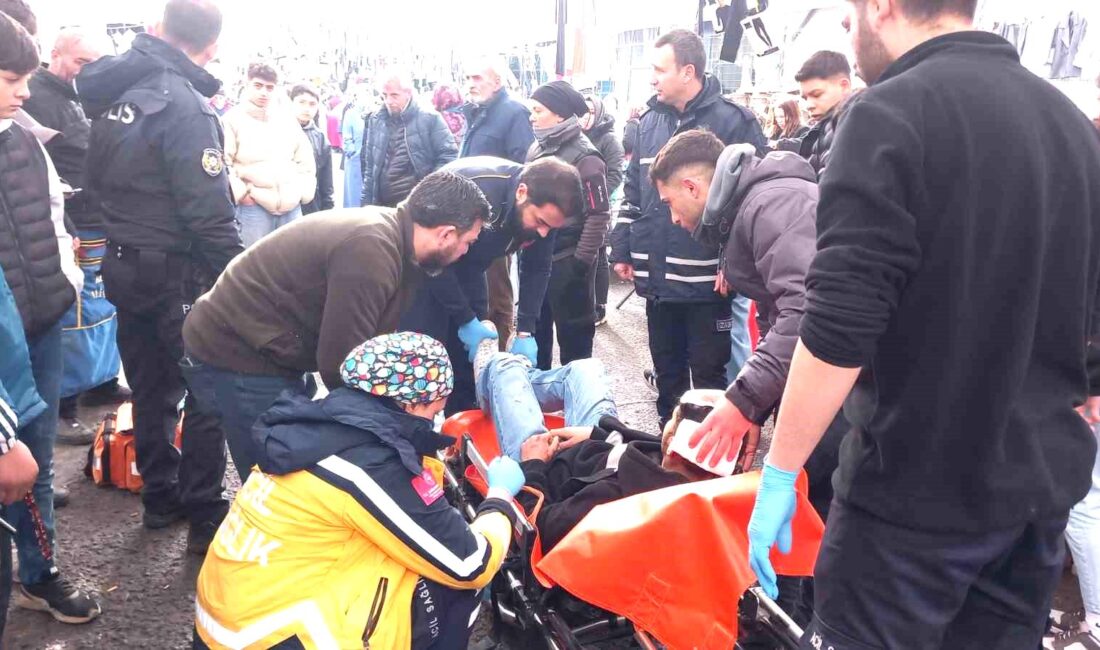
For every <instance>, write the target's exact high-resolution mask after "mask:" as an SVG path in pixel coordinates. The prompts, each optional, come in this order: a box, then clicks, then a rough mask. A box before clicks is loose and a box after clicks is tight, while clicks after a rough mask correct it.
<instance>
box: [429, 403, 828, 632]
mask: <svg viewBox="0 0 1100 650" xmlns="http://www.w3.org/2000/svg"><path fill="white" fill-rule="evenodd" d="M551 418H553V416H547V426H548V427H549V428H555V427H560V426H562V424H561V420H560V418H554V419H553V420H551ZM443 433H444V434H446V435H451V436H455V437H457V438H461V436H462V435H463V434H468V435H470V437H471V440H473V443H474V445H475V446H476V447H477V448H478V451H480V452H481V454H482V456H483V457H484V458H485V460H486V462H489V461H490V460H491V459H493V458H495V457H496V456H499V455H500V445H499V443H498V442H497V438H496V432H495V430H494V429H493V424H492V420H491V419H490V418H488V417H486V416H485V415H483V414H482V413H481V412H480V411H467V412H465V413H460V414H456V415H454V416H452V417H451V418H449V419H448V420H447V422H446V423H444V425H443ZM470 469H472V468H468V470H470ZM467 478H469V479H470V480H471V483H472V484H473V485H475V487H477V488H478V489H479V490H483V486H484V480H483V478H482V477H480V476H477V475H476V472H475V473H474V475H473V476H471V475H470V472H469V471H468V472H467ZM759 482H760V473H759V472H749V473H747V474H740V475H737V476H731V477H728V478H718V479H714V480H710V481H701V482H696V483H690V484H685V485H679V486H675V487H670V488H665V489H662V490H655V491H653V492H647V493H644V494H638V495H635V496H632V497H627V498H625V499H620V500H618V501H614V502H612V503H606V504H603V505H600V506H597V507H596V508H594V509H593V510H592V511H591V512H590V513H589V514H588V515H587V516H586V517H585V518H584V519H583V520H581V522H580V523H579V524H577V526H576V527H575V528H574V529H573V530H572V531H570V533H569V534H568V535H566V536H565V538H564V539H563V540H562V541H561V542H559V543H558V545H557V546H556V547H554V549H553V550H552V551H551V552H550V553H549V554H547V555H546V556H545V557H543V556H542V553H541V548H540V547H539V544H538V542H537V540H536V545H535V549H534V551H533V553H532V560H531V563H532V569H533V570H534V573H535V575H536V577H537V578H538V579H539V581H540V582H541V583H542V584H543V585H544V586H547V587H549V586H553V585H555V584H556V585H560V586H561V587H562V588H564V589H565V590H566V591H568V592H569V593H570V594H572V595H573V596H575V597H577V598H579V599H581V600H583V601H585V602H587V603H590V604H592V605H595V606H597V607H600V608H602V609H606V610H608V611H611V612H614V613H616V614H619V615H620V616H624V617H626V618H627V619H629V620H630V621H631V622H633V623H634V625H635V626H637V627H638V628H640V629H642V630H645V631H646V632H648V633H650V634H652V635H653V636H654V637H655V638H656V639H657V640H659V641H660V642H661V643H663V644H665V645H667V646H668V647H669V648H670V650H680V649H685V650H686V649H693V650H719V649H721V650H728V649H729V648H732V647H733V646H734V644H735V642H736V640H737V602H738V599H739V598H740V597H741V595H742V594H743V593H744V592H745V590H746V589H748V588H749V587H750V586H751V585H752V584H753V583H754V582H756V576H755V575H754V574H753V572H752V569H750V568H749V562H748V547H749V544H748V535H747V532H746V529H747V528H748V523H749V517H750V516H751V515H752V508H753V505H754V504H755V502H756V489H757V486H758V485H759ZM795 487H796V491H797V495H798V505H797V510H796V513H795V518H794V521H793V523H792V526H793V530H792V533H793V538H794V544H793V548H792V550H791V553H790V555H783V554H782V553H780V552H779V551H778V550H775V549H772V553H771V558H772V564H773V566H774V567H775V570H776V572H777V573H779V574H780V575H788V576H810V575H813V569H814V563H815V561H816V559H817V553H818V550H819V548H820V545H821V537H822V535H823V533H824V528H825V527H824V524H823V523H822V522H821V519H820V517H818V516H817V513H816V512H814V510H813V508H812V506H810V503H809V501H808V500H807V498H806V491H807V481H806V475H805V473H804V472H803V473H802V475H801V476H799V479H798V482H797V484H796V486H795ZM529 519H534V513H532V516H531V517H529ZM531 523H532V524H533V523H534V521H532V522H531Z"/></svg>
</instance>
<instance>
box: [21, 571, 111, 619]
mask: <svg viewBox="0 0 1100 650" xmlns="http://www.w3.org/2000/svg"><path fill="white" fill-rule="evenodd" d="M15 605H16V607H22V608H23V609H33V610H35V611H38V612H49V613H50V616H53V617H54V618H55V619H57V620H59V621H61V622H62V623H69V624H79V623H87V622H88V621H91V620H92V619H94V618H95V617H97V616H99V615H100V614H101V613H102V611H103V610H102V609H101V608H100V606H99V602H98V601H96V599H95V598H94V597H92V596H91V594H86V593H84V592H82V591H80V590H79V589H77V588H76V587H74V586H73V584H72V583H71V582H69V581H68V580H66V579H65V578H62V577H61V576H54V577H53V579H51V580H49V581H47V582H43V583H42V584H37V585H24V584H20V585H19V588H18V589H17V590H16V592H15Z"/></svg>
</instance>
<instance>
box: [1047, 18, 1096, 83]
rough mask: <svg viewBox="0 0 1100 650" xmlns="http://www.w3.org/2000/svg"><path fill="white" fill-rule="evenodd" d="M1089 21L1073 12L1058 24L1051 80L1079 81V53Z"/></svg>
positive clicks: (1051, 65)
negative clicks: (1077, 61) (1077, 62)
mask: <svg viewBox="0 0 1100 650" xmlns="http://www.w3.org/2000/svg"><path fill="white" fill-rule="evenodd" d="M1087 29H1088V21H1087V20H1085V17H1084V16H1082V15H1081V14H1080V13H1079V12H1076V11H1072V12H1070V13H1069V15H1067V16H1066V17H1065V18H1063V19H1062V20H1061V21H1059V22H1058V27H1057V29H1056V30H1055V32H1054V49H1053V53H1052V58H1051V61H1050V78H1051V79H1078V78H1080V77H1081V67H1080V66H1078V65H1077V64H1076V59H1077V52H1078V50H1079V49H1080V48H1081V42H1082V41H1083V40H1084V38H1085V32H1086V30H1087Z"/></svg>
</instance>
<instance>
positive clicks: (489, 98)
mask: <svg viewBox="0 0 1100 650" xmlns="http://www.w3.org/2000/svg"><path fill="white" fill-rule="evenodd" d="M510 74H511V72H509V70H508V66H507V65H506V64H505V63H504V61H501V60H499V59H497V60H490V61H483V62H480V63H478V64H476V65H474V66H472V67H471V68H469V69H468V70H467V72H466V81H467V83H468V86H467V88H468V90H467V96H468V98H469V100H470V101H469V103H467V104H466V105H465V106H463V107H462V111H463V113H464V114H465V115H466V135H465V136H464V137H463V138H462V146H461V147H460V149H459V154H458V155H459V157H461V158H468V157H471V156H494V157H496V158H505V159H507V160H511V161H513V162H517V163H521V164H522V163H523V162H524V161H525V160H527V150H528V148H530V146H531V143H532V142H533V141H534V140H535V134H534V132H533V131H532V129H531V121H530V119H529V115H530V111H528V109H527V107H526V106H525V105H524V104H523V102H520V101H517V100H516V99H513V98H512V97H511V96H509V94H508V91H507V89H506V88H505V79H506V77H507V76H508V75H510ZM510 260H511V257H509V256H505V257H502V258H500V259H498V260H496V261H495V262H493V265H492V267H491V268H490V269H489V271H488V272H487V273H486V281H487V282H488V283H489V319H490V320H492V321H493V324H494V325H496V328H497V332H498V333H499V334H500V344H501V345H502V346H503V345H505V342H506V341H507V340H508V339H509V338H510V337H511V334H512V328H513V321H514V320H515V318H514V316H515V311H516V309H515V307H516V300H515V295H514V294H513V291H512V280H511V263H510ZM501 349H502V350H503V348H501Z"/></svg>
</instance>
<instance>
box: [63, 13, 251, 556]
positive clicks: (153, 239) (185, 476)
mask: <svg viewBox="0 0 1100 650" xmlns="http://www.w3.org/2000/svg"><path fill="white" fill-rule="evenodd" d="M221 23H222V17H221V12H220V10H219V9H218V8H217V7H216V6H214V5H213V4H212V3H211V2H210V1H209V0H170V1H169V2H168V3H167V5H166V7H165V10H164V17H163V20H162V21H161V22H160V23H159V24H158V25H156V26H155V27H154V28H153V30H152V31H151V33H149V34H141V35H139V36H138V37H137V38H135V39H134V42H133V47H132V49H131V50H130V51H128V52H127V53H125V54H123V55H121V56H118V57H106V58H103V59H100V60H99V61H97V62H96V63H94V64H91V65H88V66H85V67H84V70H83V71H82V72H81V74H80V75H79V76H78V77H77V81H76V83H77V88H78V89H79V92H80V99H81V101H82V102H83V104H84V108H85V111H86V113H87V114H88V115H89V116H91V117H92V118H93V119H94V123H93V125H92V135H91V142H90V144H89V150H88V187H89V190H90V191H91V193H92V197H91V198H92V200H94V201H96V202H97V203H98V205H99V207H100V208H101V210H102V214H103V218H104V225H105V227H106V230H107V239H108V246H107V254H106V257H105V260H104V263H103V279H104V284H105V288H106V292H107V298H108V299H109V300H111V302H113V303H114V304H115V305H116V306H117V307H118V344H119V350H120V352H121V355H122V363H123V367H124V369H125V371H126V376H127V378H128V379H129V381H130V384H131V387H132V389H133V392H134V431H135V437H136V443H137V465H138V470H139V471H140V473H141V476H142V479H143V481H144V483H145V486H144V488H143V490H142V502H143V505H144V507H145V512H144V517H143V522H144V524H145V527H146V528H162V527H165V526H168V525H170V524H172V523H173V522H175V521H177V520H179V519H182V518H184V517H185V516H186V517H188V518H189V519H190V523H191V529H190V534H189V536H188V550H189V551H191V552H194V553H199V554H202V553H205V552H206V547H207V546H208V545H209V543H210V539H211V538H212V537H213V534H214V532H215V531H216V530H217V527H218V525H219V523H220V522H221V519H222V518H223V517H224V516H225V512H226V509H227V504H226V502H225V501H224V499H223V497H222V479H223V476H224V474H225V439H224V434H223V433H222V431H221V428H220V425H219V423H218V421H217V420H216V419H215V418H213V417H211V416H208V415H204V414H203V413H201V412H200V411H198V410H196V408H195V405H194V401H193V398H192V397H191V396H190V395H188V396H187V399H186V401H185V402H184V411H185V412H186V417H185V418H184V425H183V427H184V430H183V443H182V449H181V450H177V449H176V448H175V447H174V446H173V445H172V440H173V430H174V425H175V422H176V420H177V416H176V413H177V405H178V404H179V403H180V401H181V400H182V399H183V398H184V395H185V393H186V386H185V383H184V380H183V377H182V375H181V373H180V369H179V365H178V362H179V360H180V359H181V358H182V356H183V337H182V333H181V328H182V325H183V319H184V316H185V315H186V312H187V311H188V310H189V309H190V305H191V303H192V302H193V301H194V299H195V297H196V295H197V294H198V293H199V292H200V287H203V286H209V285H210V284H211V283H212V280H213V279H214V278H216V277H217V276H218V275H219V274H220V273H221V271H222V270H223V269H224V268H225V266H226V264H227V263H228V262H229V260H230V259H232V258H233V256H235V255H236V254H237V253H239V252H240V251H241V250H242V248H241V243H240V237H239V235H238V233H237V229H236V225H235V223H234V220H233V203H232V201H231V198H230V192H229V183H228V178H227V176H226V172H225V169H224V165H223V158H222V131H221V127H220V126H219V123H218V119H217V117H216V116H215V114H214V113H213V111H211V110H210V109H209V108H208V107H207V105H206V101H205V100H204V97H209V96H211V95H213V94H214V92H215V91H217V89H218V86H219V84H218V81H217V80H216V79H214V77H212V76H211V75H210V74H208V73H207V72H205V71H204V70H203V66H204V65H206V64H207V63H209V62H210V60H211V59H212V58H213V56H214V52H215V49H216V43H217V39H218V35H219V33H220V32H221ZM181 452H182V453H181Z"/></svg>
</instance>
